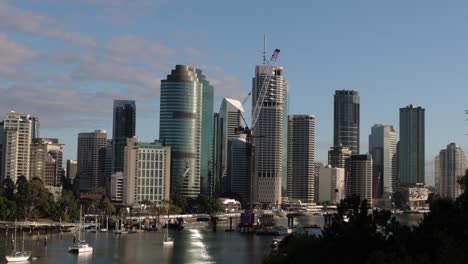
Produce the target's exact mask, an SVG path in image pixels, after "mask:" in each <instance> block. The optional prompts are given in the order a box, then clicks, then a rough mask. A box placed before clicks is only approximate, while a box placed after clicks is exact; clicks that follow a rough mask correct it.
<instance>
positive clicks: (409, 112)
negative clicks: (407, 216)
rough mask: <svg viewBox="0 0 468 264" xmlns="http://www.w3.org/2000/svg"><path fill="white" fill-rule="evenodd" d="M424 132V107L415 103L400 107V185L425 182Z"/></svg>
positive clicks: (406, 185)
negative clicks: (416, 105) (414, 104)
mask: <svg viewBox="0 0 468 264" xmlns="http://www.w3.org/2000/svg"><path fill="white" fill-rule="evenodd" d="M424 134H425V133H424V108H422V107H414V106H413V105H409V106H407V107H404V108H400V145H399V157H398V165H399V168H400V172H399V173H400V179H399V180H400V186H403V187H408V186H415V185H416V183H424V178H425V177H424V176H425V158H424V151H425V147H424V137H425V135H424Z"/></svg>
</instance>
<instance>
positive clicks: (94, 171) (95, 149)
mask: <svg viewBox="0 0 468 264" xmlns="http://www.w3.org/2000/svg"><path fill="white" fill-rule="evenodd" d="M106 147H107V132H106V130H95V131H94V132H90V133H79V134H78V154H77V163H78V166H77V179H78V181H79V191H80V192H96V191H103V190H102V189H101V188H100V187H102V186H99V176H100V173H101V172H102V170H103V169H102V165H103V164H104V162H103V161H102V151H103V149H104V150H105V149H106Z"/></svg>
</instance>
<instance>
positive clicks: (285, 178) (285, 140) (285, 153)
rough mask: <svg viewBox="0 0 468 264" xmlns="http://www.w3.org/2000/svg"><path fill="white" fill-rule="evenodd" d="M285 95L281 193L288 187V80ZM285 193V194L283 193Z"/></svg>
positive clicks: (285, 84) (285, 191)
mask: <svg viewBox="0 0 468 264" xmlns="http://www.w3.org/2000/svg"><path fill="white" fill-rule="evenodd" d="M284 87H285V92H284V93H285V95H284V104H283V147H282V148H283V158H282V161H283V164H282V167H283V175H282V176H281V193H283V191H284V193H287V189H288V144H289V141H288V124H289V120H288V118H287V117H288V115H289V100H290V99H289V87H288V81H287V80H285V81H284ZM283 195H284V194H283Z"/></svg>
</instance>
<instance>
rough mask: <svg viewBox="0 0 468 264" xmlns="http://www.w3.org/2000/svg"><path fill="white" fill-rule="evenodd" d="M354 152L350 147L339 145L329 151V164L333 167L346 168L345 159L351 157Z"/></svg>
mask: <svg viewBox="0 0 468 264" xmlns="http://www.w3.org/2000/svg"><path fill="white" fill-rule="evenodd" d="M351 155H352V152H351V150H350V149H349V148H348V147H343V145H337V146H334V147H332V148H330V150H329V151H328V164H329V165H330V166H332V167H333V168H342V169H344V168H345V160H346V159H347V158H349V157H351Z"/></svg>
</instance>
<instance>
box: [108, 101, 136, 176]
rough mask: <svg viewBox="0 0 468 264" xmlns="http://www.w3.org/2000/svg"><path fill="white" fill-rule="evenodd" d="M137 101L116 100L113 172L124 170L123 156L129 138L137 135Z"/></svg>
mask: <svg viewBox="0 0 468 264" xmlns="http://www.w3.org/2000/svg"><path fill="white" fill-rule="evenodd" d="M135 125H136V105H135V101H130V100H114V117H113V126H112V144H113V146H112V153H113V154H112V173H115V172H118V171H123V156H124V149H125V144H126V143H127V138H132V137H134V136H135Z"/></svg>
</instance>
